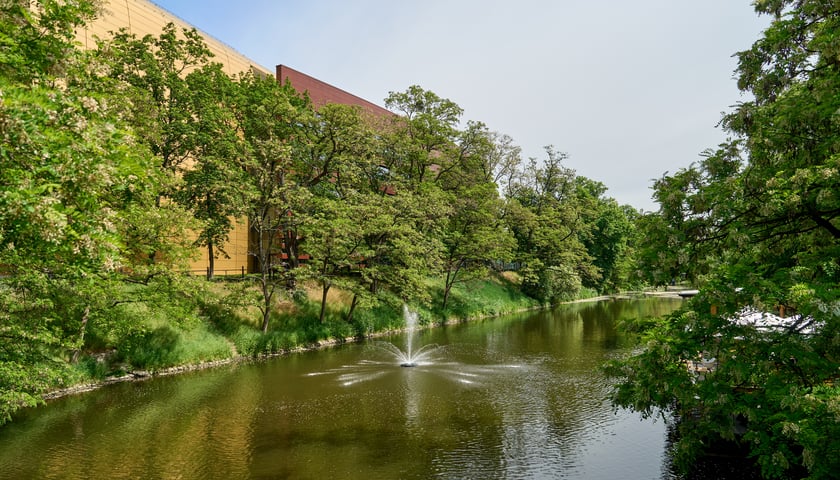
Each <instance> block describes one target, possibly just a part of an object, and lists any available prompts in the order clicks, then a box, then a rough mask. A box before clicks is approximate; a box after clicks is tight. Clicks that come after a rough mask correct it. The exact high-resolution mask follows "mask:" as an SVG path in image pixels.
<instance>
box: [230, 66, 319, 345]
mask: <svg viewBox="0 0 840 480" xmlns="http://www.w3.org/2000/svg"><path fill="white" fill-rule="evenodd" d="M234 108H235V115H236V125H237V127H238V128H239V131H238V134H239V135H240V136H241V138H242V139H243V141H244V142H245V151H244V153H243V156H242V157H241V158H240V159H239V162H240V167H241V168H242V170H243V171H244V172H245V173H246V175H245V179H246V181H245V183H244V184H243V185H242V189H243V198H244V201H245V205H244V210H245V212H246V214H247V217H248V223H249V226H250V229H251V238H252V241H251V246H250V247H249V255H250V256H252V257H253V258H254V260H255V262H256V267H257V272H258V273H259V282H260V291H261V292H262V299H263V301H262V304H261V305H260V311H261V312H262V316H263V322H262V330H263V331H264V332H266V331H268V327H269V321H270V318H271V313H272V310H273V302H274V299H275V296H276V294H277V293H278V281H282V283H283V284H284V285H285V286H286V287H287V288H294V285H295V282H294V279H295V275H296V274H297V273H299V272H298V271H297V268H296V267H297V266H298V264H297V262H298V254H299V252H298V248H297V247H298V243H297V242H298V230H299V225H300V224H301V223H302V222H303V221H304V220H305V219H306V212H307V211H308V208H309V206H308V203H309V199H310V197H311V192H310V191H309V190H308V189H307V188H306V185H305V184H304V181H302V180H301V178H302V177H306V178H308V175H310V174H311V173H312V172H311V170H308V169H305V168H304V166H303V165H302V164H301V162H300V159H301V156H305V155H306V147H305V146H304V145H301V144H302V143H305V142H307V141H308V139H307V137H306V134H305V132H304V131H303V128H302V126H303V125H306V124H308V123H310V122H311V119H310V117H311V115H312V110H311V107H310V104H309V103H308V102H307V101H306V100H305V99H303V98H301V97H299V96H298V94H297V93H296V92H295V91H294V89H293V88H292V87H291V85H288V84H287V85H280V84H279V83H277V81H276V80H274V79H273V78H260V77H257V76H255V75H254V74H252V73H248V74H245V75H243V76H242V77H241V78H240V79H239V81H238V83H237V94H236V99H235V104H234ZM281 250H282V252H283V253H284V254H285V255H282V256H281V255H280V252H281ZM281 262H282V263H281ZM284 263H285V264H284ZM278 277H279V278H278Z"/></svg>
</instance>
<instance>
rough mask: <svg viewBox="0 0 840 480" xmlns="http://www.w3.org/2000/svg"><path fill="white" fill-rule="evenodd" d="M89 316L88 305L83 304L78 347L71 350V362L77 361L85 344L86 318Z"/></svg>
mask: <svg viewBox="0 0 840 480" xmlns="http://www.w3.org/2000/svg"><path fill="white" fill-rule="evenodd" d="M89 317H90V305H85V312H84V313H83V314H82V327H81V328H80V329H79V348H77V349H76V350H74V351H73V358H72V360H70V362H71V363H78V362H79V356H80V355H81V353H82V347H83V346H84V345H85V330H87V323H88V318H89Z"/></svg>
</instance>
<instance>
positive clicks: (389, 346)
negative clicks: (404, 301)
mask: <svg viewBox="0 0 840 480" xmlns="http://www.w3.org/2000/svg"><path fill="white" fill-rule="evenodd" d="M403 318H405V327H406V341H405V350H404V351H403V350H400V349H399V347H397V346H396V345H394V344H393V343H389V342H376V343H374V345H375V346H376V347H379V348H381V349H384V350H387V351H388V352H390V353H391V354H393V355H394V358H395V359H396V360H397V362H398V363H399V365H400V366H401V367H416V366H418V365H419V364H420V363H421V362H428V361H429V360H430V356H431V354H432V353H434V352H435V351H436V350H438V349H439V348H440V347H439V346H438V345H436V344H429V345H423V346H422V347H420V348H419V349H418V350H417V351H416V352H415V351H414V350H413V349H414V330H415V329H416V328H417V312H412V311H411V310H409V308H408V306H407V305H403Z"/></svg>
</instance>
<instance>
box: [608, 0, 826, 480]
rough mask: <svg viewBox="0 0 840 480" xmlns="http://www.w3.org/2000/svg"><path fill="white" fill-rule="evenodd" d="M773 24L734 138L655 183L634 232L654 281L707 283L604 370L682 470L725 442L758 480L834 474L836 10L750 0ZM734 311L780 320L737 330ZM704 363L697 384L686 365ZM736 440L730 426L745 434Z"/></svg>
mask: <svg viewBox="0 0 840 480" xmlns="http://www.w3.org/2000/svg"><path fill="white" fill-rule="evenodd" d="M755 5H756V11H757V12H759V13H760V14H768V15H772V16H773V21H772V23H771V25H770V26H769V28H768V29H767V30H766V31H765V32H764V34H763V35H762V37H761V38H760V39H759V40H758V41H756V42H755V44H754V45H753V46H752V48H751V49H749V50H746V51H743V52H741V53H739V54H738V55H737V58H738V60H739V63H738V69H737V72H736V73H737V77H738V85H739V87H740V88H741V89H742V90H744V91H745V92H748V93H750V94H751V96H752V100H751V101H748V102H744V103H742V104H740V105H738V106H737V107H736V108H735V109H734V111H732V112H731V113H729V114H728V115H726V116H725V117H724V119H723V122H722V124H723V126H724V127H725V128H726V129H727V130H728V131H729V132H730V133H731V134H732V140H730V141H728V142H726V143H725V144H723V145H720V147H719V148H718V149H716V150H713V151H709V152H707V154H706V155H705V156H704V158H703V160H702V161H701V162H699V163H698V164H696V165H692V166H691V167H690V168H687V169H684V170H681V171H679V172H677V173H676V174H674V175H669V176H665V177H663V178H661V179H660V180H658V181H657V182H656V185H655V195H656V199H657V200H658V202H659V204H660V210H659V212H658V213H656V214H649V215H647V216H646V217H645V218H644V219H643V222H641V223H640V224H643V225H644V227H643V228H644V231H645V232H646V235H647V238H648V241H649V242H650V244H649V247H647V248H646V249H645V251H644V252H643V254H642V256H643V257H644V258H645V259H647V261H648V262H649V265H650V266H651V268H650V269H649V272H648V273H649V275H650V276H649V278H650V279H651V280H654V281H659V282H667V281H670V280H671V279H674V278H688V279H691V280H694V281H696V282H698V283H699V285H700V286H701V287H702V288H701V291H700V294H699V295H698V296H697V297H696V298H695V299H694V300H693V301H692V302H691V303H690V306H689V307H688V308H686V309H685V310H684V311H682V312H681V313H679V314H677V315H674V316H672V317H670V318H668V319H666V320H664V321H661V322H655V323H654V324H651V325H644V326H637V327H639V328H642V329H643V330H644V332H645V333H644V336H645V339H646V342H647V343H646V348H645V349H644V351H642V352H641V353H640V354H638V355H636V356H634V357H632V358H630V359H629V360H627V361H625V362H618V363H616V364H613V365H612V366H611V367H610V370H611V371H612V372H613V373H614V374H616V375H618V376H619V377H621V380H620V383H619V384H618V385H617V387H616V390H615V402H616V404H617V405H621V406H626V407H632V408H634V409H637V410H639V411H642V412H644V413H646V414H653V413H654V412H657V411H662V412H674V413H675V414H676V417H677V419H678V421H679V425H678V426H679V429H678V430H679V433H680V440H679V442H678V443H677V446H676V450H677V454H678V458H680V459H681V460H682V461H683V462H684V463H688V462H690V460H691V459H692V458H694V457H696V456H697V455H700V454H703V453H704V452H706V451H708V449H709V448H710V446H713V445H714V444H715V443H717V442H719V441H721V440H722V439H723V440H731V441H734V442H736V443H739V444H740V445H742V446H743V447H744V448H745V449H746V450H747V451H749V452H750V455H751V456H753V457H754V458H755V459H756V460H757V461H758V463H759V464H760V466H761V470H762V472H763V474H764V475H765V476H767V477H786V476H793V477H800V476H808V477H809V478H836V475H837V472H838V471H840V457H838V455H837V452H838V451H840V443H838V438H840V386H838V384H837V382H838V378H840V290H838V285H840V196H838V193H839V192H840V128H838V127H840V116H838V112H840V96H838V94H837V92H838V91H840V47H838V46H839V45H840V43H838V32H840V8H838V5H837V3H836V2H831V1H808V2H803V1H783V0H777V1H758V2H755ZM745 308H749V309H751V310H752V311H753V312H767V313H774V314H776V315H778V316H780V317H784V318H786V320H785V321H782V322H781V323H782V326H780V327H777V328H760V327H756V326H755V325H753V324H752V323H750V322H746V321H744V320H745V318H746V316H747V311H746V310H745ZM702 359H705V360H706V361H708V362H710V364H711V371H709V372H701V373H700V374H695V373H693V372H692V371H690V370H689V369H687V368H686V362H691V361H699V360H702ZM742 428H743V429H745V431H743V432H742V431H741V429H742Z"/></svg>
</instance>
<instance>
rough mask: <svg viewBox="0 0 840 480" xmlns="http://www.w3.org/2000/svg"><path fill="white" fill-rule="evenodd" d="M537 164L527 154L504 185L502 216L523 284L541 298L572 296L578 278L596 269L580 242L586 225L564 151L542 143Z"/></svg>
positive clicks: (579, 282)
mask: <svg viewBox="0 0 840 480" xmlns="http://www.w3.org/2000/svg"><path fill="white" fill-rule="evenodd" d="M546 154H547V158H546V159H544V160H543V162H542V163H540V162H538V161H537V160H536V159H534V158H532V159H530V161H529V163H528V164H527V165H526V166H525V167H524V168H523V169H522V171H521V172H520V173H519V174H518V175H517V178H516V180H515V181H514V183H513V184H512V186H511V187H510V194H509V195H508V206H507V207H506V221H507V222H508V223H509V225H510V228H511V230H512V231H513V233H514V235H515V236H516V241H517V261H518V262H520V263H521V264H523V270H522V272H523V277H524V278H523V285H524V287H525V289H526V291H527V292H529V294H530V295H532V296H534V297H535V298H537V299H539V300H541V301H544V302H554V301H557V300H559V299H569V298H574V297H575V296H576V295H577V293H578V292H579V291H580V288H581V286H582V279H583V278H598V275H599V274H598V271H597V269H596V268H595V267H594V266H593V264H592V259H591V257H590V256H589V254H588V252H587V251H586V248H585V246H584V245H583V243H582V242H581V240H580V239H581V237H582V236H583V235H584V233H585V232H586V231H588V229H590V228H591V225H589V224H588V223H587V222H586V221H585V219H586V211H585V209H584V208H583V205H582V204H581V202H579V201H578V200H579V195H578V192H577V184H576V180H575V179H576V175H575V172H574V170H572V169H570V168H568V167H566V166H564V165H563V160H565V159H566V158H567V155H566V154H565V153H562V152H557V151H555V150H554V149H553V147H546Z"/></svg>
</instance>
